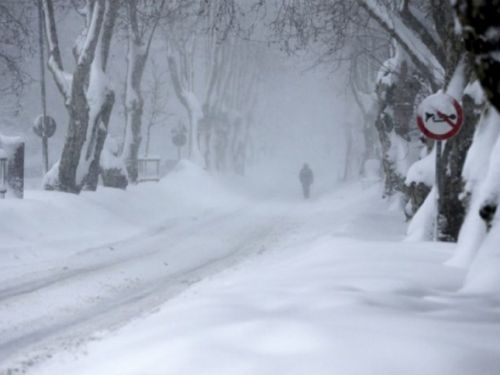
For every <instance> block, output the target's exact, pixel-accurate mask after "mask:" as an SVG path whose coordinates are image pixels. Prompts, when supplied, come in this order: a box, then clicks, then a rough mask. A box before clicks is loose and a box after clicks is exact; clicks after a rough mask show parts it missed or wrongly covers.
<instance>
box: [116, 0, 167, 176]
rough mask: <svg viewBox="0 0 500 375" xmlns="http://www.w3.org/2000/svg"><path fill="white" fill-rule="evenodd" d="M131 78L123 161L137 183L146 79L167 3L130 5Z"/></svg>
mask: <svg viewBox="0 0 500 375" xmlns="http://www.w3.org/2000/svg"><path fill="white" fill-rule="evenodd" d="M125 7H126V11H127V26H128V27H127V32H128V38H127V40H128V53H127V78H126V89H125V90H126V92H125V98H126V99H125V116H126V125H125V139H124V145H123V151H122V158H123V160H124V162H125V165H126V167H127V172H128V178H129V181H130V182H132V183H136V182H137V176H138V170H137V157H138V153H139V147H140V145H141V140H142V135H141V131H142V114H143V107H144V99H143V94H142V88H141V83H142V78H143V75H144V70H145V68H146V62H147V59H148V56H149V51H150V49H151V44H152V42H153V37H154V34H155V31H156V28H157V26H158V23H159V21H160V19H161V18H162V17H163V16H164V15H163V11H164V9H165V0H162V1H156V2H151V1H144V0H130V1H127V3H126V5H125Z"/></svg>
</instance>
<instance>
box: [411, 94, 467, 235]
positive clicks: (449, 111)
mask: <svg viewBox="0 0 500 375" xmlns="http://www.w3.org/2000/svg"><path fill="white" fill-rule="evenodd" d="M462 123H463V111H462V107H461V106H460V104H459V103H458V102H457V101H456V100H455V99H454V98H453V97H451V96H450V95H447V94H444V93H442V92H438V93H436V94H433V95H430V96H428V97H427V98H426V99H425V100H424V101H423V102H422V103H421V104H420V105H419V106H418V109H417V124H418V127H419V128H420V130H421V131H422V133H424V135H425V136H427V137H428V138H431V139H434V140H435V141H436V144H435V148H436V171H435V172H436V180H435V182H434V186H435V195H436V202H435V203H436V214H435V222H434V241H439V240H440V239H441V229H442V228H441V210H440V201H441V192H442V189H443V186H442V182H441V175H442V173H441V153H442V147H443V146H442V141H443V140H446V139H449V138H451V137H453V136H455V135H456V134H457V133H458V131H459V130H460V127H461V126H462Z"/></svg>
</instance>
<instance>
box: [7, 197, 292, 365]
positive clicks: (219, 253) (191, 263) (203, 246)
mask: <svg viewBox="0 0 500 375" xmlns="http://www.w3.org/2000/svg"><path fill="white" fill-rule="evenodd" d="M222 211H226V212H222V213H221V212H217V211H209V212H206V213H204V214H202V215H198V216H190V217H185V218H180V219H176V218H172V219H169V220H167V221H165V222H163V223H161V224H159V225H158V226H157V227H156V228H153V229H150V230H148V231H146V232H144V233H141V234H138V235H135V236H132V237H129V238H126V239H123V240H120V241H117V242H111V243H106V244H103V245H101V246H96V247H93V248H78V244H72V245H71V246H73V247H74V248H73V249H68V252H69V253H71V254H73V255H72V256H70V257H65V258H63V259H62V260H58V261H57V262H55V263H54V262H53V261H48V262H41V263H37V264H29V265H27V266H26V267H25V269H24V270H23V269H22V267H19V268H18V269H17V274H16V276H15V277H12V278H4V277H2V280H1V289H0V322H1V326H0V363H6V362H8V360H9V359H12V357H13V356H16V355H19V354H22V356H23V357H25V359H23V362H25V364H31V363H32V362H33V361H36V360H37V358H38V359H43V358H44V357H46V356H49V355H51V354H52V352H53V351H54V350H55V349H57V347H61V346H63V347H68V346H72V345H76V344H79V343H81V341H82V340H83V341H84V340H85V339H86V338H87V337H89V336H90V335H91V334H92V333H94V332H96V331H98V330H101V329H111V328H114V327H118V326H120V325H122V324H123V323H126V322H127V321H128V320H130V319H131V318H134V317H137V316H140V315H141V314H143V313H148V312H150V311H152V310H153V309H154V308H155V307H157V306H158V305H160V304H162V303H164V302H165V301H166V300H168V299H169V298H170V297H172V296H173V295H176V294H178V293H179V292H181V291H182V290H184V289H185V288H187V287H188V286H189V285H191V284H193V283H195V282H197V281H199V280H201V279H203V278H205V277H207V276H208V275H210V274H213V273H215V272H218V271H220V270H222V269H225V268H227V267H229V266H231V265H234V264H236V263H238V262H239V261H241V260H242V259H244V258H245V257H247V256H249V255H252V254H259V253H261V252H262V251H264V250H265V249H268V248H270V247H272V244H273V243H275V242H279V241H282V240H283V239H286V238H287V235H288V232H289V230H290V229H291V228H293V227H294V225H296V224H294V223H293V222H292V221H291V220H290V219H288V215H287V212H284V211H283V210H281V211H280V212H276V213H275V214H273V215H269V211H268V210H267V209H264V210H263V207H262V206H258V205H257V206H255V205H253V206H250V205H247V206H245V207H244V208H238V209H236V210H234V209H232V208H231V209H229V210H222ZM27 353H31V355H27V356H26V354H27Z"/></svg>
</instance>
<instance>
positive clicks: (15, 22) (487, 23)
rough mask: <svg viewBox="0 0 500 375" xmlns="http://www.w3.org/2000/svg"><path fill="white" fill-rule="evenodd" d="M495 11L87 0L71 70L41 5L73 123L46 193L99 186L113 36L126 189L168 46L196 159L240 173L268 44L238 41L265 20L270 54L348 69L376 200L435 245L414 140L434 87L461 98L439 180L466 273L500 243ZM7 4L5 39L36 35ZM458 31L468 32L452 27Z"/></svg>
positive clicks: (12, 55)
mask: <svg viewBox="0 0 500 375" xmlns="http://www.w3.org/2000/svg"><path fill="white" fill-rule="evenodd" d="M499 2H500V0H492V1H489V2H475V1H472V0H457V1H456V2H455V3H454V4H455V5H454V8H453V7H452V5H451V4H450V3H448V2H446V1H445V2H443V1H440V0H342V1H340V0H339V1H327V0H276V1H273V2H266V3H264V2H262V1H254V2H244V1H237V0H217V1H210V2H197V1H186V0H184V1H181V0H179V1H166V0H165V1H155V2H149V1H145V0H144V1H141V0H130V1H125V2H123V3H122V2H121V1H114V0H86V1H82V4H83V5H84V6H83V7H80V8H78V9H79V12H80V13H81V15H82V16H83V17H84V20H85V22H84V28H83V30H82V32H81V35H80V37H79V38H78V40H77V42H76V44H75V47H74V49H73V56H74V58H75V64H74V69H73V71H72V73H70V72H68V71H67V70H65V68H64V65H63V61H62V58H61V52H60V48H61V46H60V44H59V41H58V30H57V24H56V16H55V15H56V12H57V9H58V8H57V5H58V3H56V2H55V0H43V1H42V6H43V13H44V21H45V30H46V37H47V42H48V47H49V55H48V59H47V64H48V67H49V69H50V71H51V73H52V76H53V79H54V82H55V83H56V85H57V88H58V90H59V92H60V93H61V95H62V98H63V100H64V103H65V106H66V109H67V111H68V116H69V125H68V133H67V137H66V141H65V145H64V148H63V152H62V156H61V158H60V160H59V162H58V163H57V164H56V165H55V166H54V167H53V168H52V170H51V171H50V172H49V174H48V175H47V176H46V180H45V186H46V187H47V188H51V189H57V190H61V191H69V192H75V193H78V192H79V191H80V190H81V189H83V188H87V189H95V188H96V186H97V177H98V174H99V173H100V172H101V173H102V172H103V168H102V165H101V163H100V155H101V152H102V149H103V147H104V143H105V139H106V136H107V128H108V125H109V120H110V114H111V111H112V109H113V106H114V104H115V93H114V91H113V89H112V86H111V85H110V84H109V79H108V78H107V67H108V61H109V55H110V48H111V40H112V38H113V37H115V38H117V37H123V34H125V35H126V40H127V44H128V53H127V59H126V60H127V76H126V93H125V108H126V110H125V113H126V126H125V130H124V131H125V134H126V135H125V137H124V142H123V144H122V145H120V147H118V148H116V149H115V150H114V157H115V158H116V159H117V160H118V161H121V162H123V165H124V166H125V167H124V168H122V169H121V170H120V168H119V167H116V166H117V165H118V166H119V165H120V164H119V163H114V164H113V168H114V169H115V173H117V174H118V175H120V173H122V172H125V169H126V175H127V178H128V179H129V180H130V181H132V182H134V181H135V180H136V179H137V154H138V150H139V146H140V144H141V133H142V130H141V129H142V116H143V108H144V99H143V94H142V88H141V82H142V79H143V73H144V69H145V65H146V62H147V59H148V56H149V54H150V51H151V48H152V46H153V45H154V43H158V41H161V43H163V45H164V51H165V62H166V65H167V66H168V70H169V74H170V77H171V81H172V86H173V89H174V93H175V95H176V96H177V98H178V99H179V101H180V103H181V104H182V106H183V107H184V108H185V110H186V112H187V115H188V118H189V135H190V136H189V155H190V157H191V158H192V159H193V160H195V161H196V162H198V163H199V164H201V165H203V166H206V167H207V168H212V169H219V170H224V169H232V170H236V171H238V172H243V171H244V166H245V160H246V157H245V152H246V149H247V146H246V145H247V142H248V138H249V134H248V132H249V127H250V126H251V123H252V115H251V114H252V110H253V109H254V107H255V105H256V104H257V102H258V83H259V80H260V79H262V74H264V73H263V72H265V69H263V68H264V67H263V64H262V62H263V61H264V60H263V59H262V58H261V57H262V54H261V53H260V52H259V51H260V50H261V49H262V48H263V45H264V44H262V43H260V44H259V43H254V44H252V45H250V44H245V45H243V42H242V41H243V40H246V39H248V38H249V37H250V35H254V36H255V33H254V34H252V32H254V31H255V26H256V25H257V24H258V21H259V20H263V21H265V22H266V23H267V24H269V25H270V26H271V29H272V31H273V38H272V39H268V40H267V42H268V43H269V44H273V42H274V43H276V44H278V45H279V46H280V47H281V48H282V49H285V50H286V51H288V52H294V51H296V50H297V49H301V48H306V49H308V50H310V51H314V52H316V53H318V56H319V57H318V59H317V61H318V63H327V64H330V65H331V66H332V67H333V68H340V69H345V67H346V66H348V68H349V69H348V72H349V75H348V80H347V81H346V88H347V89H348V90H349V91H350V92H351V93H352V97H353V100H354V101H355V102H356V103H357V104H358V106H359V111H360V113H361V114H362V116H363V121H362V122H363V123H362V124H361V125H360V126H359V131H360V134H361V135H362V136H363V138H364V152H363V160H362V163H361V164H362V165H361V166H360V169H361V170H362V169H363V164H364V163H365V162H366V161H368V160H371V159H373V158H376V157H380V159H381V163H382V166H383V170H384V175H385V178H384V195H385V196H387V197H389V198H391V199H394V198H397V199H398V200H400V202H401V203H402V207H403V210H404V212H405V214H406V216H407V217H408V218H410V219H412V225H411V226H410V236H411V237H413V238H417V239H426V238H431V237H432V231H433V228H435V226H434V225H433V221H434V215H433V208H434V206H435V202H436V199H435V196H436V194H435V181H434V180H435V178H434V176H435V171H434V166H433V162H432V160H433V159H434V156H435V152H436V150H435V146H434V145H433V142H429V141H426V140H422V137H421V136H420V133H419V131H418V130H417V127H416V122H415V109H416V107H417V106H418V104H419V103H420V102H421V101H422V100H423V98H425V97H426V96H428V95H429V94H431V93H434V92H437V91H438V90H442V91H444V92H446V93H448V94H450V95H452V96H454V97H455V98H456V99H457V100H459V101H461V102H462V105H463V107H464V113H465V122H464V126H463V129H462V130H461V131H460V133H459V135H458V136H456V137H455V138H453V139H452V140H449V141H447V142H446V143H445V145H444V149H443V151H442V155H441V163H442V166H441V167H442V168H441V169H442V170H444V171H446V173H444V174H443V176H440V178H441V179H442V180H441V182H440V184H441V186H442V193H441V195H440V196H439V197H438V200H437V204H438V206H439V211H440V213H441V216H440V218H439V219H438V220H439V226H438V227H439V228H440V232H439V233H438V236H439V239H440V240H443V241H458V243H459V246H458V250H457V254H456V255H455V257H454V258H453V259H452V260H451V261H450V262H451V263H452V264H455V265H462V266H465V265H467V266H468V265H470V264H472V262H473V261H475V260H476V259H479V258H481V257H478V256H476V254H478V253H481V251H479V249H480V248H481V246H483V245H481V244H485V245H484V246H486V247H487V248H488V249H489V252H490V253H494V252H492V251H491V245H487V244H488V243H491V242H492V241H493V240H488V239H490V238H496V239H498V238H497V237H498V236H500V234H498V232H500V228H499V225H497V224H496V221H495V214H496V207H497V204H498V196H499V195H500V191H499V190H500V189H499V188H498V186H499V184H498V181H500V178H498V177H497V176H498V172H497V167H496V166H497V165H498V163H497V161H496V160H497V159H498V158H499V155H500V150H499V151H498V152H497V148H499V147H500V146H498V145H497V143H498V142H497V140H498V134H499V132H498V128H499V125H500V119H499V118H500V117H499V115H498V109H499V99H498V98H499V97H500V93H499V85H498V83H499V82H500V79H499V73H498V72H499V70H498V65H499V61H498V58H497V56H498V49H499V43H500V41H499V38H498V35H500V31H498V28H499V27H498V25H497V23H498V19H499V17H498V15H499V9H500V5H499ZM9 4H11V3H9ZM12 4H13V5H9V7H8V8H6V9H7V12H2V17H4V18H5V20H4V22H3V23H2V26H1V32H2V35H3V36H6V38H7V39H8V41H9V43H13V44H16V43H22V42H23V40H24V39H29V37H30V32H29V30H27V29H26V28H23V27H22V25H23V24H22V22H19V20H20V19H22V17H24V16H25V13H24V12H25V10H24V7H21V6H17V5H16V4H15V3H12ZM457 19H458V20H459V22H457ZM458 24H461V25H463V26H464V27H463V28H462V29H461V30H458V31H457V25H458ZM13 30H17V31H15V32H14V31H13ZM123 30H125V32H123ZM16 45H17V44H16ZM24 45H25V46H27V47H28V48H29V45H30V44H29V43H25V44H24ZM2 46H5V47H2V48H3V52H2V54H1V55H0V60H1V61H3V62H4V64H3V65H2V69H3V70H2V73H3V72H9V73H10V74H9V77H11V78H12V80H11V81H10V82H9V83H8V85H7V86H6V88H8V89H10V90H11V91H12V92H19V90H20V88H22V85H23V82H25V79H24V76H23V74H22V71H21V70H19V69H18V67H19V64H17V63H16V61H18V60H16V59H19V53H22V52H23V51H22V50H15V49H11V48H9V44H8V43H7V42H4V41H2ZM200 56H203V57H204V58H205V59H204V60H203V61H204V63H203V64H200V62H199V61H200V59H199V57H200ZM256 59H259V61H258V62H257V61H256ZM2 89H5V88H2ZM375 138H378V141H379V142H374V139H375ZM104 172H105V171H104ZM122 177H123V176H122ZM116 180H117V179H114V180H113V179H109V180H107V181H109V183H110V184H113V181H116ZM122 180H123V179H122ZM463 233H466V235H465V234H463ZM495 233H496V234H495ZM483 252H484V251H483ZM490 255H491V254H490ZM483 258H488V257H483ZM490 258H491V257H490ZM493 263H494V262H490V263H489V264H493ZM495 264H496V263H495ZM498 270H500V267H498ZM498 279H499V280H500V271H499V272H498ZM498 285H500V282H499V283H498Z"/></svg>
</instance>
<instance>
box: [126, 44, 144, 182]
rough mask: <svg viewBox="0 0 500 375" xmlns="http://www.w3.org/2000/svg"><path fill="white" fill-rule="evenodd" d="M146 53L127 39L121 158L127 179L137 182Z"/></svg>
mask: <svg viewBox="0 0 500 375" xmlns="http://www.w3.org/2000/svg"><path fill="white" fill-rule="evenodd" d="M146 59H147V54H146V53H145V50H144V48H142V47H141V46H140V45H138V44H137V42H136V41H134V40H133V38H130V39H129V52H128V55H127V85H126V99H125V115H126V125H125V140H124V144H123V154H122V158H123V161H124V163H125V165H126V167H127V173H128V179H129V181H130V182H132V183H137V177H138V169H137V168H138V167H137V157H138V155H139V147H140V145H141V140H142V136H141V128H142V111H143V106H144V100H143V98H142V95H141V81H142V76H143V73H144V69H145V67H146Z"/></svg>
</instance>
